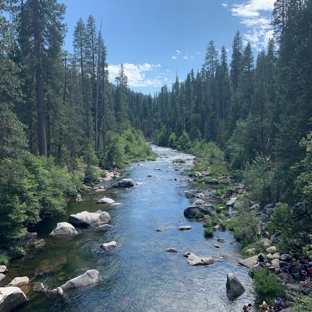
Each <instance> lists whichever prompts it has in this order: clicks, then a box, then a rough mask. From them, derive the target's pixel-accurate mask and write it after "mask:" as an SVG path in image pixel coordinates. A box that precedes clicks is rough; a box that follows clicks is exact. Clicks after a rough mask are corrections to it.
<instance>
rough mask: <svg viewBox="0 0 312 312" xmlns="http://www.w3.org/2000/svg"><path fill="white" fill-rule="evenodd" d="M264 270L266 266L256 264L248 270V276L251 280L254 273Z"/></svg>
mask: <svg viewBox="0 0 312 312" xmlns="http://www.w3.org/2000/svg"><path fill="white" fill-rule="evenodd" d="M264 269H266V266H261V265H259V264H256V265H254V266H252V267H251V268H249V270H248V275H249V276H250V277H251V278H253V277H254V275H255V272H257V271H260V270H264Z"/></svg>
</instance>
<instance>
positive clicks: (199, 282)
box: [7, 146, 254, 312]
mask: <svg viewBox="0 0 312 312" xmlns="http://www.w3.org/2000/svg"><path fill="white" fill-rule="evenodd" d="M153 148H154V150H155V152H156V153H157V154H158V155H159V157H158V158H157V159H156V161H151V162H141V163H134V164H131V165H128V166H127V167H126V168H125V171H124V175H123V176H122V178H131V179H133V180H134V181H135V182H137V185H136V186H135V187H133V188H127V189H117V188H109V189H107V190H106V191H105V192H103V193H96V194H91V195H88V196H86V197H83V199H84V201H83V202H82V203H71V204H69V205H68V208H67V217H62V218H58V219H50V220H48V221H46V222H44V223H42V224H41V225H40V226H39V227H37V228H36V229H35V230H36V231H37V232H38V238H43V239H44V240H45V242H46V246H45V247H44V248H43V249H41V250H36V251H34V252H32V253H29V254H28V255H27V256H25V257H24V258H23V259H19V260H16V261H14V262H13V263H12V264H11V265H10V266H9V273H8V277H7V280H8V279H10V278H14V277H16V276H25V275H26V276H28V277H29V278H30V279H31V282H42V283H43V284H44V285H46V287H47V288H49V289H53V288H55V287H57V286H60V285H62V284H63V283H65V282H66V281H67V280H68V279H71V278H73V277H76V276H78V275H80V274H83V273H84V272H85V271H86V270H88V269H96V270H98V271H99V272H100V276H101V280H100V283H99V284H97V285H96V286H95V287H93V288H91V289H87V290H77V291H72V292H70V293H68V294H67V297H66V298H62V297H58V298H55V297H49V296H46V295H44V294H42V293H34V292H32V291H30V292H29V293H28V294H27V295H28V297H29V301H28V302H27V303H26V304H24V305H23V306H21V307H20V308H18V309H16V311H36V312H39V311H68V312H77V311H83V312H84V311H94V312H98V311H109V312H120V311H127V312H128V311H129V312H135V311H138V312H159V311H161V312H167V311H168V312H171V311H179V312H184V311H188V312H189V311H195V312H197V311H198V312H199V311H211V312H212V311H222V312H224V311H228V312H235V311H242V306H243V304H244V303H246V302H253V301H254V296H253V294H252V292H251V289H252V287H251V279H250V278H249V276H248V274H247V269H246V268H244V267H242V266H240V265H239V264H238V260H239V259H240V258H241V254H240V249H239V245H238V244H237V243H236V242H235V241H234V238H233V237H232V235H231V234H230V233H229V232H228V231H226V232H221V231H220V232H219V231H217V232H215V235H214V237H213V238H211V239H206V238H204V236H203V232H204V228H203V226H202V223H199V222H196V221H192V220H188V219H186V218H185V217H184V215H183V211H184V208H186V207H187V206H189V205H190V204H191V203H192V201H193V199H192V200H191V199H187V198H186V197H185V195H184V191H185V190H188V189H190V188H194V187H195V186H194V185H193V184H192V182H191V181H189V179H188V177H187V170H188V169H190V168H191V165H192V162H193V157H192V156H191V155H187V154H183V153H181V152H177V151H173V150H171V149H166V148H161V147H155V146H154V147H153ZM176 158H181V159H185V161H186V162H185V163H184V164H173V163H172V160H173V159H176ZM212 194H213V192H212ZM103 195H106V196H107V197H110V198H113V199H114V200H115V201H116V202H118V203H120V205H117V206H114V207H107V206H104V205H99V204H96V201H97V200H98V199H99V198H100V197H102V196H103ZM214 200H215V199H214V198H213V196H211V202H212V203H214ZM99 209H102V210H106V211H108V212H109V213H110V215H111V225H113V228H112V229H110V230H108V231H106V232H97V231H92V230H90V229H78V231H79V235H77V236H75V237H72V238H55V237H49V236H48V234H49V233H50V232H51V231H52V230H53V228H54V227H55V224H56V222H61V221H67V218H68V216H69V215H70V214H72V213H77V212H80V211H83V210H87V211H90V212H94V211H97V210H99ZM181 225H191V226H192V229H191V230H189V231H179V230H178V227H179V226H181ZM157 229H161V230H162V231H161V232H158V231H156V230H157ZM218 237H220V238H224V239H225V243H223V244H221V243H218V245H219V246H220V248H215V247H214V246H213V244H214V243H217V238H218ZM112 240H114V241H116V242H117V244H118V247H116V248H115V249H114V250H111V251H109V252H104V251H102V249H100V247H99V246H100V245H101V244H103V243H105V242H110V241H112ZM167 248H177V249H178V250H179V253H169V252H166V249H167ZM187 251H189V252H192V253H195V254H196V255H199V256H203V257H209V256H211V257H213V258H214V259H215V260H216V261H215V263H214V264H213V265H211V266H191V265H189V264H188V263H187V260H186V259H187V258H185V257H184V256H183V254H184V253H185V252H187ZM51 263H54V265H51ZM46 266H49V267H50V272H49V273H45V271H44V269H42V268H45V267H46ZM229 272H232V273H234V274H235V275H236V276H237V277H238V279H239V280H240V281H241V282H242V284H243V285H244V287H245V288H246V291H245V292H244V294H243V295H242V296H241V297H239V298H238V299H236V300H234V301H230V300H228V299H227V296H226V277H227V273H229ZM25 291H27V289H25Z"/></svg>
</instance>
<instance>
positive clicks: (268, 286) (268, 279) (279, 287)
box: [252, 269, 286, 305]
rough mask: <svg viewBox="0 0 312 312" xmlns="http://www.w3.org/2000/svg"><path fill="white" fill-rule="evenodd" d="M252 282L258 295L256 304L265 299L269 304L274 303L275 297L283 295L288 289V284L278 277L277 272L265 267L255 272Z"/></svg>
mask: <svg viewBox="0 0 312 312" xmlns="http://www.w3.org/2000/svg"><path fill="white" fill-rule="evenodd" d="M252 284H253V286H254V292H255V295H256V297H257V299H256V304H260V303H261V302H262V301H263V300H264V301H266V303H267V304H268V305H274V299H275V298H276V297H283V296H284V291H285V289H286V286H285V285H283V284H282V283H280V282H279V281H278V280H277V279H276V276H275V274H272V273H270V272H269V271H267V270H265V269H263V270H260V271H256V272H255V273H254V278H253V281H252Z"/></svg>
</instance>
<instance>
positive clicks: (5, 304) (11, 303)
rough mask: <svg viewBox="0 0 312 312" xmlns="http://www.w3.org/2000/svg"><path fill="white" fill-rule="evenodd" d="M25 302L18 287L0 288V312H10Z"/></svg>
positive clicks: (23, 295) (25, 299) (24, 297)
mask: <svg viewBox="0 0 312 312" xmlns="http://www.w3.org/2000/svg"><path fill="white" fill-rule="evenodd" d="M26 301H27V298H26V296H25V294H24V293H23V291H22V290H21V289H20V288H19V287H1V288H0V312H10V311H12V310H14V309H15V308H16V307H18V306H19V305H21V304H23V303H24V302H26Z"/></svg>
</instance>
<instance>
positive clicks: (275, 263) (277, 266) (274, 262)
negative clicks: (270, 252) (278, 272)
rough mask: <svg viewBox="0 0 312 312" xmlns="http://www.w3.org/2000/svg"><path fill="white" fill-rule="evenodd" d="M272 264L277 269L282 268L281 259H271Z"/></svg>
mask: <svg viewBox="0 0 312 312" xmlns="http://www.w3.org/2000/svg"><path fill="white" fill-rule="evenodd" d="M271 266H272V267H274V268H275V269H279V268H280V261H279V259H273V260H272V261H271Z"/></svg>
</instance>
